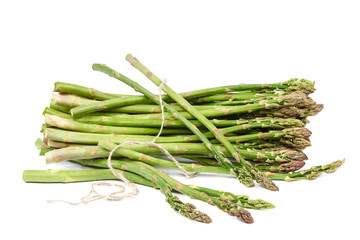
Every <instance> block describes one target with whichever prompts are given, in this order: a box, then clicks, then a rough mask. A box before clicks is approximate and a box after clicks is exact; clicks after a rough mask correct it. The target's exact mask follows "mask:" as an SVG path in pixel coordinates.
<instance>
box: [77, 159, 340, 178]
mask: <svg viewBox="0 0 360 240" xmlns="http://www.w3.org/2000/svg"><path fill="white" fill-rule="evenodd" d="M76 161H77V162H79V163H81V164H83V165H88V166H96V167H103V168H107V163H106V160H101V159H100V160H91V159H90V160H76ZM118 161H119V160H116V159H115V160H112V165H113V166H114V168H118V167H117V166H118V165H117V162H118ZM344 162H345V159H343V160H337V161H334V162H331V163H329V164H325V165H318V166H313V167H311V168H309V169H306V170H301V171H297V172H289V173H277V172H270V171H267V172H265V174H266V175H267V177H268V178H270V179H272V180H276V181H286V182H292V181H297V180H314V179H316V178H318V177H319V176H321V174H322V173H327V174H330V173H334V172H335V171H336V170H337V169H339V168H340V167H341V165H342V164H343V163H344ZM207 167H208V168H219V167H216V166H207ZM114 177H115V176H114Z"/></svg>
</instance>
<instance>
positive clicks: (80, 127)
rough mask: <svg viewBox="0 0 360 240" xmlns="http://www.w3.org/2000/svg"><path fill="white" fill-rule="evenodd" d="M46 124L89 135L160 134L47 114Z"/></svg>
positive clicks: (176, 131) (178, 131)
mask: <svg viewBox="0 0 360 240" xmlns="http://www.w3.org/2000/svg"><path fill="white" fill-rule="evenodd" d="M45 123H47V124H49V125H51V126H53V127H57V128H61V129H66V130H72V131H80V132H88V133H112V134H129V135H131V134H133V135H141V134H144V135H156V134H157V133H158V132H159V129H157V128H145V127H117V126H116V127H115V126H106V125H98V124H87V123H81V122H77V121H74V120H71V119H66V118H62V117H58V116H55V115H50V114H45ZM187 132H189V131H187V130H184V129H163V131H162V133H163V134H164V135H167V134H182V133H187Z"/></svg>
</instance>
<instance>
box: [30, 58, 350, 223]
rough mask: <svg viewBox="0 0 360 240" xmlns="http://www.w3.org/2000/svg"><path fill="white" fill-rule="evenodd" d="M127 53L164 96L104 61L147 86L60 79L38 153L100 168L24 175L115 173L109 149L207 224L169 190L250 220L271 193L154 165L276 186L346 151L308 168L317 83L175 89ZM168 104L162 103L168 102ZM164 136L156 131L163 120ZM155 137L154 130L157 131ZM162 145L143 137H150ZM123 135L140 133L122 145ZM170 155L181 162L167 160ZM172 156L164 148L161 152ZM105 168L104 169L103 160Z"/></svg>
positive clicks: (97, 176) (95, 176) (312, 173)
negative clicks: (254, 196) (111, 88)
mask: <svg viewBox="0 0 360 240" xmlns="http://www.w3.org/2000/svg"><path fill="white" fill-rule="evenodd" d="M126 60H127V61H129V62H130V63H131V64H132V65H133V66H134V67H135V68H137V69H138V70H139V71H140V72H142V73H143V74H144V75H145V76H146V77H147V78H149V80H151V81H152V82H153V83H154V84H156V85H157V86H159V88H161V89H162V90H163V91H164V92H165V95H162V96H161V98H160V96H158V95H154V94H152V93H151V92H149V91H148V90H147V89H145V88H144V87H142V86H141V85H140V84H138V83H137V82H134V81H133V80H131V79H129V78H127V77H126V76H124V75H122V74H120V73H119V72H117V71H115V70H113V69H111V68H109V67H107V66H106V65H103V64H94V65H93V69H94V70H96V71H100V72H103V73H105V74H107V75H109V76H111V77H113V78H115V79H118V80H120V81H121V82H123V83H125V84H127V85H129V86H130V87H132V88H134V90H135V91H137V92H140V93H141V94H143V95H142V96H141V95H120V94H113V93H104V92H101V91H99V90H95V89H92V88H87V87H83V86H79V85H76V84H71V83H63V82H57V83H55V88H54V94H53V98H52V99H51V101H50V105H49V107H46V108H45V110H44V113H43V114H44V116H45V122H44V124H43V126H42V132H43V139H38V140H37V142H36V145H37V147H38V148H39V149H40V155H44V156H45V160H46V163H57V162H62V161H73V162H75V163H78V164H82V165H86V166H91V167H94V168H95V169H94V170H81V171H75V170H59V171H52V170H25V171H24V175H23V179H24V181H26V182H47V183H49V182H54V183H55V182H63V183H65V182H78V181H96V180H110V179H111V180H114V179H117V177H116V176H114V174H113V173H112V172H111V171H110V170H109V169H107V168H109V161H107V160H106V158H107V157H108V156H109V154H110V152H111V154H113V155H112V156H113V157H112V161H111V165H110V167H111V166H112V167H113V168H115V169H117V171H118V172H120V173H122V174H123V176H124V177H126V178H127V179H128V180H130V181H132V182H135V183H138V184H142V185H146V186H150V187H154V188H156V189H160V190H161V192H162V193H163V194H164V195H165V197H166V201H167V202H168V203H169V204H170V206H171V207H172V208H173V209H174V210H175V211H177V212H179V213H180V214H182V215H184V216H186V217H188V218H190V219H192V220H196V221H200V222H205V223H209V222H211V219H210V217H209V216H207V215H206V214H205V213H202V212H200V211H198V210H195V209H196V208H195V206H193V205H192V204H189V203H183V202H181V200H180V199H179V198H178V197H177V196H174V195H173V194H172V191H176V192H180V193H182V194H185V195H188V196H190V197H191V198H195V199H198V200H201V201H205V202H207V203H209V204H211V205H214V206H217V207H218V208H219V209H220V210H222V211H224V212H226V213H228V214H229V215H231V216H235V217H237V218H238V219H239V220H241V221H243V222H246V223H252V222H253V219H252V217H251V214H250V213H249V212H248V211H247V210H245V209H244V208H252V209H268V208H273V207H274V206H273V205H272V204H271V203H268V202H266V201H264V200H259V199H258V200H251V199H249V197H247V196H245V195H236V194H233V193H229V192H223V191H218V190H214V189H209V188H205V187H200V186H193V185H186V184H182V183H181V182H179V181H177V180H175V179H174V178H172V177H171V176H169V175H168V174H166V173H164V172H163V171H159V170H158V169H157V168H156V166H160V167H165V168H173V169H179V168H181V169H183V170H184V171H187V172H196V173H201V172H206V173H213V174H229V175H234V176H235V177H236V178H237V179H238V181H239V182H240V183H242V184H244V185H246V186H248V187H252V186H254V185H255V184H254V181H255V182H257V183H258V184H260V185H261V186H262V187H264V188H266V189H269V190H272V191H277V190H279V189H278V187H277V186H276V185H275V183H274V182H273V180H283V181H295V180H299V179H308V180H313V179H315V178H317V177H318V176H320V175H321V173H322V172H326V173H332V172H334V171H336V169H337V168H339V167H340V166H341V165H342V163H343V162H344V160H342V161H335V162H333V163H330V164H327V165H324V166H315V167H311V168H310V169H307V170H302V168H303V166H304V165H305V161H306V160H307V156H306V154H305V153H304V152H303V150H304V149H305V148H306V147H308V146H310V145H311V143H310V135H311V131H310V130H309V129H307V128H305V126H306V124H307V123H308V121H309V120H308V117H309V116H315V115H316V114H318V113H319V112H320V111H321V110H322V108H323V105H322V104H317V103H316V102H315V101H314V100H313V99H312V98H311V97H309V94H311V93H313V92H314V91H315V88H314V83H313V82H311V81H309V80H305V79H296V78H294V79H290V80H288V81H285V82H279V83H274V84H239V85H232V86H221V87H215V88H208V89H202V90H195V91H191V92H185V93H180V94H178V93H176V92H175V91H173V90H172V89H171V88H170V87H169V86H168V85H167V84H166V83H164V82H163V81H161V80H160V79H159V78H158V77H157V76H156V75H155V74H154V73H152V72H151V71H150V70H149V69H148V68H146V67H145V66H144V65H143V64H141V63H140V62H139V61H138V60H137V59H136V58H134V57H132V56H131V55H128V56H127V57H126ZM162 107H163V108H162ZM160 128H161V129H162V130H161V136H157V135H158V133H159V131H160V130H159V129H160ZM155 136H156V137H155ZM154 138H155V140H156V141H155V143H156V144H157V146H153V145H149V144H139V143H143V142H153V140H154ZM124 142H126V143H127V142H132V143H133V142H136V143H137V144H128V145H122V146H118V144H121V143H124ZM161 149H165V150H166V152H168V154H171V155H173V156H174V157H176V159H177V161H171V160H169V159H166V156H167V155H166V154H165V155H164V151H163V150H161ZM164 156H165V157H164ZM99 168H103V169H99Z"/></svg>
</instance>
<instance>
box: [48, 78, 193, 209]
mask: <svg viewBox="0 0 360 240" xmlns="http://www.w3.org/2000/svg"><path fill="white" fill-rule="evenodd" d="M165 82H166V80H164V81H162V82H161V84H160V85H159V87H158V90H159V101H160V108H161V119H162V122H161V126H160V130H159V132H158V134H157V135H156V136H155V138H154V139H153V140H152V141H151V142H138V141H126V142H123V143H121V144H119V145H117V146H116V147H114V148H113V149H112V150H111V151H110V153H109V156H108V159H107V165H108V168H109V169H110V171H111V172H112V174H114V176H115V177H117V178H118V179H120V180H122V181H123V182H124V183H125V184H126V185H127V186H128V187H129V188H130V189H131V191H129V192H126V189H125V187H124V186H123V185H120V184H113V183H108V182H98V183H92V184H91V191H90V193H89V194H88V195H86V196H85V197H82V198H80V201H79V202H69V201H65V200H48V201H47V202H48V203H55V202H63V203H68V204H71V205H79V204H87V203H89V202H92V201H97V200H100V199H105V200H109V201H121V200H123V199H124V198H128V197H133V196H135V195H137V194H138V188H137V187H136V185H135V184H134V183H133V182H131V181H129V180H128V179H127V178H126V177H125V176H124V174H122V172H120V171H118V170H116V169H114V168H113V166H112V164H111V157H112V155H113V153H114V152H115V151H116V150H117V149H118V148H120V147H122V146H125V145H134V144H142V145H147V146H152V147H157V148H159V149H160V150H161V152H162V153H164V154H165V155H166V156H167V157H168V158H169V159H171V160H172V161H173V162H174V163H175V164H176V166H177V167H178V168H179V169H180V171H181V172H182V173H183V174H184V175H185V176H186V177H187V178H191V177H195V176H196V173H193V174H190V173H189V172H188V171H186V170H185V169H184V168H183V167H182V166H181V165H180V163H179V162H178V161H177V160H176V158H174V157H173V156H172V155H171V154H170V153H169V151H168V150H166V149H165V148H164V147H162V146H161V145H159V144H157V143H155V141H156V140H157V139H158V138H159V137H160V135H161V132H162V131H163V128H164V124H165V113H164V105H163V101H162V86H163V85H164V83H165ZM95 186H114V187H118V188H119V190H118V191H114V192H111V193H109V194H106V195H104V194H100V193H98V192H97V191H96V190H95Z"/></svg>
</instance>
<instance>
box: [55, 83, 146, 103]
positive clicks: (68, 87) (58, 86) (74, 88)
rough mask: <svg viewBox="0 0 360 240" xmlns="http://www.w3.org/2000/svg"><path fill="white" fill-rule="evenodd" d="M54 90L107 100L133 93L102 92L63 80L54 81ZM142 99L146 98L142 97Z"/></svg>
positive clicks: (125, 96)
mask: <svg viewBox="0 0 360 240" xmlns="http://www.w3.org/2000/svg"><path fill="white" fill-rule="evenodd" d="M53 91H54V92H59V93H65V94H74V95H78V96H81V97H85V98H90V99H96V100H109V99H112V98H127V97H133V96H134V95H120V94H112V93H104V92H101V91H99V90H96V89H94V88H87V87H84V86H80V85H76V84H72V83H65V82H55V86H54V90H53ZM143 98H144V100H147V99H146V98H145V97H143Z"/></svg>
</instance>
